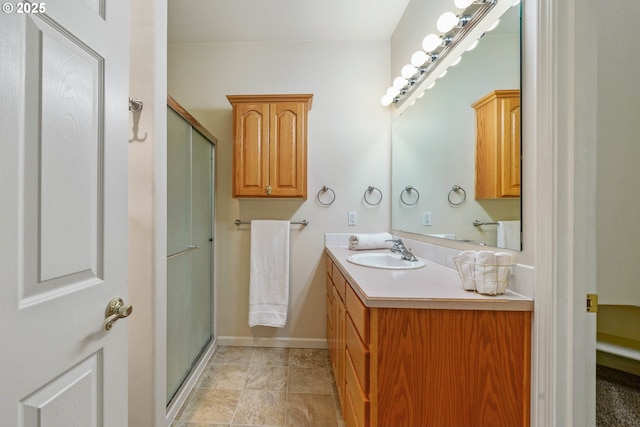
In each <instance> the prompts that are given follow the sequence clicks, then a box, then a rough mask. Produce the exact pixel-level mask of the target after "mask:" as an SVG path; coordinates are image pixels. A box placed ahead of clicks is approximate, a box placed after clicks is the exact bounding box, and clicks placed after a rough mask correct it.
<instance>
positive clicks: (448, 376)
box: [327, 257, 531, 427]
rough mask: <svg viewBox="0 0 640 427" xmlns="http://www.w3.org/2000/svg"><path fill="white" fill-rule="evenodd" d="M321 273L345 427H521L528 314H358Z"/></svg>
mask: <svg viewBox="0 0 640 427" xmlns="http://www.w3.org/2000/svg"><path fill="white" fill-rule="evenodd" d="M327 270H328V271H330V272H331V273H327V301H328V304H329V305H328V309H327V317H328V318H327V325H328V327H327V338H328V340H329V350H330V355H331V361H332V366H333V369H334V375H335V379H336V385H337V388H338V393H339V397H340V405H341V407H342V412H343V415H344V420H345V424H346V426H347V427H455V426H474V427H489V426H491V427H516V426H522V427H527V426H529V423H530V387H531V374H530V365H531V363H530V357H531V344H530V343H531V312H529V311H497V310H455V309H450V310H449V309H408V308H377V307H366V306H365V305H364V304H363V302H362V301H361V300H360V298H359V297H358V295H357V294H356V292H355V291H354V289H353V287H352V286H351V285H350V284H349V282H348V281H346V280H345V278H344V275H342V273H341V272H340V270H339V268H337V265H336V263H334V262H332V260H331V259H330V258H329V257H327ZM343 283H344V285H345V288H344V290H340V291H339V290H338V288H341V287H342V284H343ZM336 285H337V286H336ZM329 290H331V293H332V295H333V298H334V300H333V302H329V301H330V297H329ZM338 312H339V313H341V314H340V315H338Z"/></svg>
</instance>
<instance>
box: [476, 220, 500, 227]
mask: <svg viewBox="0 0 640 427" xmlns="http://www.w3.org/2000/svg"><path fill="white" fill-rule="evenodd" d="M473 225H475V226H476V227H479V226H481V225H498V223H497V222H482V221H478V220H477V219H474V220H473Z"/></svg>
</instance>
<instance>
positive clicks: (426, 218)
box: [422, 212, 431, 226]
mask: <svg viewBox="0 0 640 427" xmlns="http://www.w3.org/2000/svg"><path fill="white" fill-rule="evenodd" d="M422 225H426V226H430V225H431V212H422Z"/></svg>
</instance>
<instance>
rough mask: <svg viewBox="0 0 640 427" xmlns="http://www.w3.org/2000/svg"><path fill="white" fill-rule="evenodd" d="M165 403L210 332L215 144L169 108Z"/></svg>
mask: <svg viewBox="0 0 640 427" xmlns="http://www.w3.org/2000/svg"><path fill="white" fill-rule="evenodd" d="M167 121H168V133H167V177H168V178H167V395H166V399H167V400H166V401H167V404H168V403H169V402H170V401H171V399H172V398H173V396H174V395H175V394H176V392H177V391H178V390H179V388H180V386H181V385H182V383H183V381H184V380H185V379H186V378H187V376H188V375H189V372H190V371H191V368H192V367H193V365H194V364H195V363H196V362H197V359H198V356H199V355H200V353H201V352H202V351H203V350H204V348H205V347H206V345H207V343H208V342H209V341H210V340H211V337H212V328H211V319H212V280H211V277H212V271H211V266H212V242H211V239H212V236H213V229H212V226H213V225H212V224H213V153H214V151H213V144H212V143H210V142H209V141H208V140H207V139H206V138H204V137H203V136H202V135H201V134H200V133H198V132H197V131H195V130H193V128H192V127H191V125H190V124H189V123H187V122H186V121H184V120H183V119H182V118H181V117H180V116H179V115H178V114H177V113H175V112H174V111H173V110H171V109H168V117H167Z"/></svg>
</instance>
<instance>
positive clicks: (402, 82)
mask: <svg viewBox="0 0 640 427" xmlns="http://www.w3.org/2000/svg"><path fill="white" fill-rule="evenodd" d="M407 83H409V82H408V81H407V79H405V78H403V77H396V78H395V79H394V80H393V87H395V88H396V89H402V88H403V87H405V86H406V85H407Z"/></svg>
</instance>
